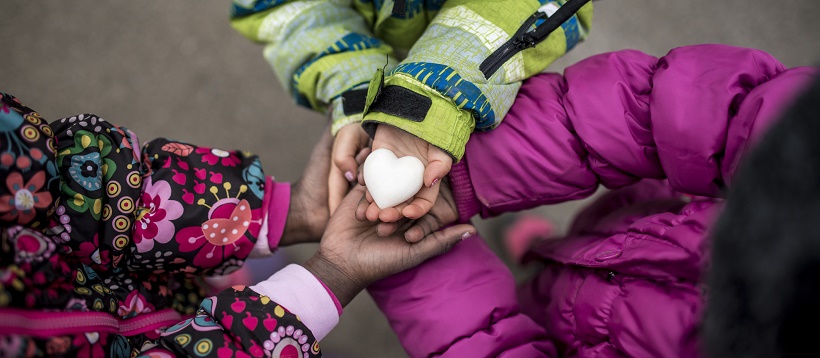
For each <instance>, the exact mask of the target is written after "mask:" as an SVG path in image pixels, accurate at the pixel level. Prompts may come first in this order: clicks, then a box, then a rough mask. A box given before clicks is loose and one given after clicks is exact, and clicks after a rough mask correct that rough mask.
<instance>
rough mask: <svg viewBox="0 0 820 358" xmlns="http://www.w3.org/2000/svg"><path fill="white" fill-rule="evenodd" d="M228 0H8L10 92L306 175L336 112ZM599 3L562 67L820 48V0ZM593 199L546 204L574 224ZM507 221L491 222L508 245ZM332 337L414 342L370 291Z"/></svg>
mask: <svg viewBox="0 0 820 358" xmlns="http://www.w3.org/2000/svg"><path fill="white" fill-rule="evenodd" d="M228 6H229V1H228V0H207V1H206V0H199V1H190V0H189V1H179V0H178V1H131V2H126V1H111V2H108V1H106V2H100V1H96V0H74V1H61V0H41V1H31V0H3V1H2V2H0V91H4V92H8V93H12V94H14V95H16V96H18V97H19V98H20V99H22V101H23V102H24V103H26V104H27V105H28V106H30V107H32V108H34V109H36V110H38V111H40V113H41V114H42V115H43V116H44V117H45V118H46V119H50V120H54V119H58V118H60V117H63V116H69V115H72V114H77V113H89V112H93V113H96V114H98V115H100V116H102V117H103V118H106V119H107V120H109V121H112V122H114V123H117V124H120V125H124V126H126V127H129V128H131V129H133V130H134V131H135V132H136V133H137V134H139V135H140V138H142V139H143V140H148V139H151V138H155V137H158V136H164V137H171V138H177V139H180V140H185V141H189V142H194V143H199V144H203V145H209V146H215V147H224V148H242V149H247V150H250V151H253V152H255V153H258V154H260V155H261V156H262V158H263V163H264V166H265V168H266V169H267V171H268V173H270V174H275V175H276V177H277V179H279V180H296V179H297V178H298V177H299V173H300V172H301V171H302V169H303V168H304V166H305V161H306V160H307V157H308V153H309V150H310V148H311V147H312V144H313V143H315V141H316V140H317V139H318V137H319V133H320V132H321V130H322V128H323V127H324V126H325V125H326V119H325V118H324V117H323V116H322V115H319V114H316V113H312V112H310V111H308V110H306V109H303V108H299V107H296V106H295V105H294V104H293V103H292V102H291V100H290V98H288V95H287V93H286V91H284V90H283V89H282V88H280V87H279V85H278V84H277V82H276V81H275V79H274V76H273V74H272V71H271V70H270V68H269V67H268V65H267V64H266V63H265V62H264V61H263V59H262V55H261V47H259V46H257V45H255V44H253V43H251V42H249V41H247V40H245V39H244V38H242V37H241V36H240V35H239V34H237V33H236V32H234V31H233V30H232V29H231V28H230V27H229V25H228V19H227V18H228ZM595 6H596V13H595V19H594V29H593V30H592V33H591V37H590V39H589V40H588V41H587V42H585V43H582V44H581V45H579V46H578V47H577V48H576V49H575V50H573V51H572V52H571V53H570V54H569V55H567V56H566V57H564V58H563V59H561V60H560V61H559V62H558V63H556V64H555V65H553V66H552V67H551V68H550V70H551V71H561V70H562V69H563V68H564V67H566V66H568V65H570V64H572V63H575V62H577V61H579V60H581V59H583V58H585V57H587V56H590V55H593V54H597V53H601V52H606V51H613V50H620V49H625V48H633V49H638V50H642V51H644V52H647V53H650V54H653V55H662V54H664V53H666V52H667V51H668V50H669V49H671V48H673V47H677V46H682V45H688V44H696V43H724V44H730V45H736V46H746V47H755V48H759V49H762V50H765V51H768V52H770V53H771V54H773V55H774V56H775V57H777V58H779V59H780V60H781V61H782V62H783V63H784V64H785V65H786V66H799V65H813V64H817V63H819V62H818V61H820V38H818V34H820V21H818V19H820V2H818V1H816V0H780V1H770V0H720V1H713V0H689V1H676V0H620V1H616V0H603V1H599V2H597V3H596V4H595ZM580 205H581V203H579V202H575V203H567V204H563V205H555V206H550V207H545V208H541V209H539V210H537V211H536V212H535V213H536V214H538V215H543V216H546V217H548V218H550V219H552V220H553V221H554V222H556V224H557V225H558V227H559V228H561V229H563V228H565V227H566V225H567V223H568V221H569V219H570V218H571V216H572V215H573V213H574V212H575V211H576V210H577V209H578V208H579V206H580ZM505 220H506V221H508V219H503V218H502V219H496V220H491V221H485V222H483V223H481V227H482V228H483V229H484V230H483V231H484V232H485V236H487V240H488V241H490V242H491V243H493V245H495V246H497V243H498V240H499V238H498V232H499V228H500V227H501V224H503V222H504V221H505ZM314 249H315V247H314V246H309V247H301V248H288V249H284V250H281V251H280V254H279V255H277V257H276V258H274V259H270V260H268V261H262V262H256V263H254V267H255V268H257V269H258V270H261V271H264V270H273V269H275V267H278V266H281V265H282V264H283V263H284V262H286V261H295V262H300V261H302V260H304V259H305V258H306V257H308V256H309V255H310V253H311V251H312V250H314ZM476 314H483V313H482V312H476ZM322 343H323V344H322V346H323V348H324V352H325V355H326V356H328V357H401V356H404V355H405V354H404V353H403V351H402V349H401V347H400V346H399V344H398V341H397V340H396V337H395V336H394V335H393V334H392V333H391V332H390V329H389V327H388V325H387V322H386V320H385V319H384V317H383V316H382V315H381V314H379V313H378V311H377V310H376V308H375V306H374V305H373V303H372V301H371V299H370V298H369V297H368V296H367V294H361V295H359V297H358V298H357V299H356V300H355V301H354V302H353V303H351V304H350V306H348V307H347V309H346V310H345V315H344V316H343V317H342V320H341V323H340V324H339V326H338V327H337V329H336V330H335V331H334V332H333V333H332V334H331V335H330V336H328V337H327V338H326V339H325V340H324V341H323V342H322Z"/></svg>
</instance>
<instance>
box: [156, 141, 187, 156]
mask: <svg viewBox="0 0 820 358" xmlns="http://www.w3.org/2000/svg"><path fill="white" fill-rule="evenodd" d="M162 150H164V151H166V152H169V153H174V154H176V155H178V156H180V157H187V156H189V155H190V154H191V152H193V151H194V147H192V146H190V145H188V144H185V143H177V142H171V143H166V144H165V145H163V146H162Z"/></svg>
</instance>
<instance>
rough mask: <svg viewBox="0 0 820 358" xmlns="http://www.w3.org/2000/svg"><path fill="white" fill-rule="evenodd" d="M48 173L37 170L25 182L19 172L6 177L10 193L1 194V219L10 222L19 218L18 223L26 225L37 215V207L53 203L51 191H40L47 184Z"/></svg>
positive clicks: (42, 207) (44, 206) (41, 207)
mask: <svg viewBox="0 0 820 358" xmlns="http://www.w3.org/2000/svg"><path fill="white" fill-rule="evenodd" d="M45 179H46V174H45V173H44V172H42V171H41V172H37V174H34V176H32V177H31V179H29V180H28V182H25V183H24V182H23V176H22V175H21V174H20V173H18V172H13V173H10V174H9V176H8V177H7V178H6V187H7V188H8V190H9V191H8V194H7V195H3V196H0V214H2V216H0V220H3V221H5V222H10V221H12V220H14V219H17V223H18V224H20V225H25V224H28V223H29V222H31V220H32V219H34V217H35V216H36V209H44V208H47V207H49V206H50V205H51V193H49V192H48V191H40V189H42V188H43V185H44V184H45Z"/></svg>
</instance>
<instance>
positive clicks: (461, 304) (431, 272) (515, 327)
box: [368, 238, 556, 357]
mask: <svg viewBox="0 0 820 358" xmlns="http://www.w3.org/2000/svg"><path fill="white" fill-rule="evenodd" d="M368 292H369V293H370V295H371V296H372V297H373V299H374V300H375V301H376V304H377V305H378V306H379V308H380V309H381V310H382V312H384V314H385V315H386V316H387V318H388V320H389V322H390V326H391V327H392V328H393V330H394V331H395V332H396V335H397V336H398V337H399V340H400V341H401V343H402V345H403V346H404V349H405V350H406V351H407V353H408V354H409V355H410V356H411V357H433V356H441V357H555V356H556V352H555V347H554V345H553V344H552V342H550V340H549V339H548V338H547V336H546V333H545V332H544V329H543V328H542V327H541V326H539V325H538V324H537V323H535V322H534V321H533V320H532V319H530V318H529V317H527V316H526V315H524V314H522V313H521V312H520V311H519V308H518V299H517V297H516V293H515V282H514V280H513V277H512V274H511V273H510V271H509V269H507V267H506V266H504V264H503V263H502V262H501V260H499V259H498V257H497V256H496V255H495V254H494V253H493V252H492V251H491V250H490V249H489V247H487V245H486V243H484V241H483V240H482V239H481V238H470V239H466V240H464V241H463V242H461V243H460V244H458V245H457V246H456V247H454V248H453V249H452V250H451V251H450V252H448V253H447V254H445V255H442V256H441V257H437V258H434V259H432V260H430V261H428V262H426V263H424V264H423V265H420V266H418V267H416V268H414V269H412V270H408V271H405V272H402V273H400V274H398V275H395V276H392V277H389V278H387V279H384V280H382V281H379V282H377V283H376V284H374V285H371V286H370V287H368Z"/></svg>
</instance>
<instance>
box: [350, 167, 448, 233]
mask: <svg viewBox="0 0 820 358" xmlns="http://www.w3.org/2000/svg"><path fill="white" fill-rule="evenodd" d="M440 189H441V190H440V192H439V195H438V199H437V200H436V203H435V204H434V205H433V208H432V209H430V212H429V213H427V214H426V215H424V216H422V217H421V218H420V219H418V220H410V219H407V218H404V219H401V220H399V221H396V222H380V223H379V224H378V233H379V236H390V235H393V233H395V232H396V231H398V230H401V231H404V239H405V240H407V242H410V243H415V242H419V241H421V239H423V238H424V237H425V236H427V235H430V234H431V233H433V232H435V231H436V230H438V229H440V228H442V227H444V226H447V225H450V224H452V223H454V222H455V221H456V220H457V219H458V210H457V209H456V202H455V199H453V192H452V191H451V190H450V184H449V181H448V180H447V179H443V180H442V182H441V187H440ZM370 205H371V204H370V203H368V202H367V200H365V199H364V198H362V200H361V201H360V202H359V206H358V207H356V219H357V220H359V221H365V220H367V217H366V212H367V209H368V207H369V206H370ZM405 230H406V231H405Z"/></svg>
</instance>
